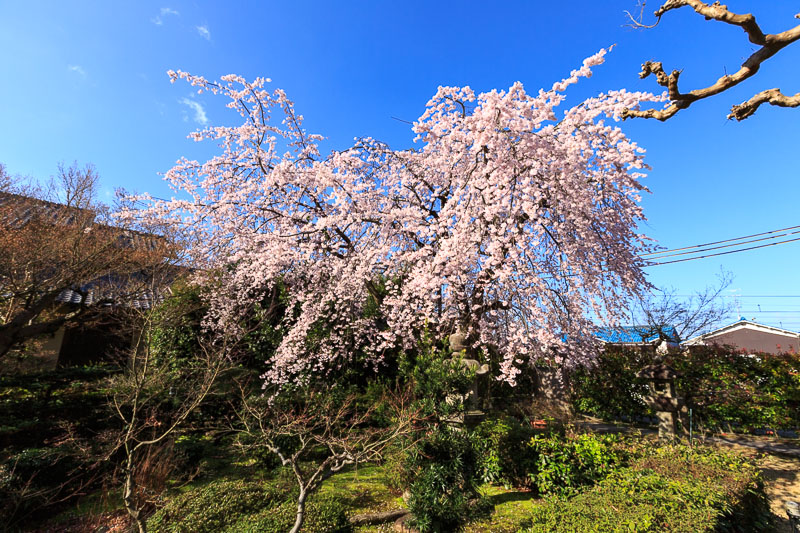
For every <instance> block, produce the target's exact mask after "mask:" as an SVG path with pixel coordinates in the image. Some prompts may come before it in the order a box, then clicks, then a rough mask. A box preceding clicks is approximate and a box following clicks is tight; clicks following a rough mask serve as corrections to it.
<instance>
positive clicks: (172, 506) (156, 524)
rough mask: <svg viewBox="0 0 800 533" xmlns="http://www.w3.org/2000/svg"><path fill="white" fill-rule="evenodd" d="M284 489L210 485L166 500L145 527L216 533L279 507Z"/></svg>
mask: <svg viewBox="0 0 800 533" xmlns="http://www.w3.org/2000/svg"><path fill="white" fill-rule="evenodd" d="M287 488H289V487H285V486H280V485H278V484H264V483H260V482H248V481H242V480H235V481H213V482H211V483H208V484H207V485H204V486H201V487H198V488H194V489H192V490H189V491H187V492H184V493H183V494H179V495H177V496H174V497H172V498H170V499H168V500H167V504H166V505H165V506H164V507H162V508H161V509H159V510H158V511H157V512H156V513H155V514H154V515H153V516H152V517H151V518H150V519H149V520H148V521H147V527H148V530H149V531H151V532H152V533H204V532H205V533H217V532H218V531H222V530H224V528H225V527H227V526H230V525H232V524H235V523H236V522H237V521H239V520H240V519H242V518H243V517H244V516H246V515H249V514H252V513H257V512H260V511H261V510H263V509H265V508H270V509H271V508H273V507H276V506H278V505H280V504H281V503H283V502H284V501H285V500H286V497H287Z"/></svg>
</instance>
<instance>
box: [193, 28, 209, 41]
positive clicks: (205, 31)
mask: <svg viewBox="0 0 800 533" xmlns="http://www.w3.org/2000/svg"><path fill="white" fill-rule="evenodd" d="M195 29H197V33H199V34H200V37H202V38H203V39H205V40H206V41H210V40H211V32H210V31H208V26H206V25H205V24H203V25H202V26H197V27H196V28H195Z"/></svg>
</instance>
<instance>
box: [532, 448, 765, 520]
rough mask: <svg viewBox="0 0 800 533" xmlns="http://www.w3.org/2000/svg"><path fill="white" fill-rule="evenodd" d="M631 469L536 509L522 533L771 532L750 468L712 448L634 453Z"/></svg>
mask: <svg viewBox="0 0 800 533" xmlns="http://www.w3.org/2000/svg"><path fill="white" fill-rule="evenodd" d="M640 451H642V452H643V454H644V455H643V456H642V457H641V458H640V459H639V460H637V461H635V462H634V464H633V465H632V466H630V467H627V468H623V469H620V470H618V471H616V472H613V473H611V474H610V475H609V476H608V477H607V478H605V479H604V480H602V481H600V482H599V483H598V484H597V485H595V486H594V487H592V488H590V489H589V490H587V491H585V492H582V493H579V494H577V495H575V496H573V497H567V496H558V497H556V498H553V499H549V500H547V501H546V502H545V503H543V504H542V505H540V506H537V507H536V508H535V509H534V512H533V514H532V517H531V526H530V528H529V529H527V530H526V531H527V532H528V533H544V532H551V531H552V532H556V533H567V532H574V533H578V532H581V533H582V532H598V533H599V532H640V533H644V532H653V533H655V532H686V531H693V532H711V531H719V532H731V533H733V532H738V531H750V532H759V531H764V532H766V531H772V525H771V524H770V521H769V516H770V515H769V505H768V502H767V497H766V494H765V492H764V486H763V481H762V479H761V476H760V473H759V472H758V469H757V468H756V466H755V465H754V464H753V463H752V462H751V461H749V460H746V459H744V458H743V457H742V456H740V455H737V454H735V453H731V452H723V451H719V450H715V449H711V448H699V449H698V448H695V449H692V448H688V447H686V446H679V445H675V446H666V447H660V448H647V450H644V449H642V450H640Z"/></svg>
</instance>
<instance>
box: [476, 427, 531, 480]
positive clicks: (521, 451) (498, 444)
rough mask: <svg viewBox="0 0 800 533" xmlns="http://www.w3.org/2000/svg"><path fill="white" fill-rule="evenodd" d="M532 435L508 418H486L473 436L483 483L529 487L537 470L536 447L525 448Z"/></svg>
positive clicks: (529, 430) (528, 428) (527, 428)
mask: <svg viewBox="0 0 800 533" xmlns="http://www.w3.org/2000/svg"><path fill="white" fill-rule="evenodd" d="M534 434H535V432H534V431H533V429H531V428H530V427H526V426H524V425H522V424H521V423H520V422H519V421H518V420H516V419H515V418H511V417H501V418H496V419H489V420H485V421H484V422H482V423H481V424H480V425H479V426H478V427H477V428H475V431H474V433H473V438H474V441H475V446H476V451H477V454H478V467H479V469H480V472H481V478H482V479H483V481H484V482H485V483H494V484H502V485H505V486H506V487H512V486H513V487H522V488H529V487H531V485H532V480H531V478H530V477H529V475H528V474H529V473H530V472H533V471H534V469H535V468H536V459H537V454H536V450H535V448H533V447H531V446H527V443H528V442H529V441H530V440H531V438H533V436H534Z"/></svg>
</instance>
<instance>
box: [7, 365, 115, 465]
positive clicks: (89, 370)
mask: <svg viewBox="0 0 800 533" xmlns="http://www.w3.org/2000/svg"><path fill="white" fill-rule="evenodd" d="M116 372H117V369H115V368H113V367H111V366H89V367H73V368H63V369H58V370H52V371H46V372H37V373H32V374H25V375H7V376H0V421H2V422H0V449H2V450H3V451H4V452H10V451H12V450H21V449H24V448H36V447H41V446H43V445H44V443H45V442H46V441H48V440H51V439H55V438H58V437H60V436H62V435H63V434H64V423H66V422H69V423H71V424H72V425H73V426H74V429H75V430H77V431H78V432H79V434H80V435H81V436H82V437H87V438H89V437H91V436H93V435H96V434H97V433H99V432H101V431H103V430H104V429H107V428H108V427H109V426H110V422H111V419H110V416H109V414H108V412H107V411H106V409H105V408H106V398H107V393H108V382H107V380H108V378H109V377H110V376H112V375H114V374H115V373H116Z"/></svg>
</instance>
